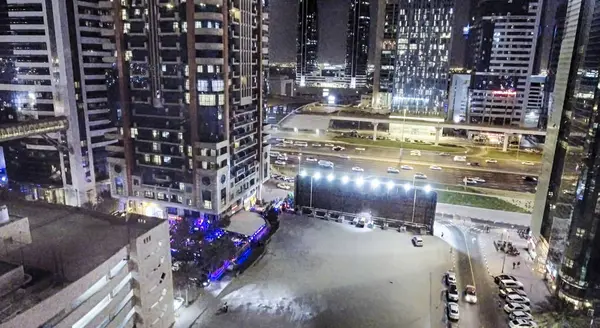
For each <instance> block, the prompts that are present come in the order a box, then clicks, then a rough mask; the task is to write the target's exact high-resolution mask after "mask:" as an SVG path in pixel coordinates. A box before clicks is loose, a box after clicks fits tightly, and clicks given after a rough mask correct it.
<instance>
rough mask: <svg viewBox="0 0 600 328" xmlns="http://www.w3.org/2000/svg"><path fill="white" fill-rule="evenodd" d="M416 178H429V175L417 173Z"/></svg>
mask: <svg viewBox="0 0 600 328" xmlns="http://www.w3.org/2000/svg"><path fill="white" fill-rule="evenodd" d="M415 179H427V176H426V175H425V174H423V173H416V174H415Z"/></svg>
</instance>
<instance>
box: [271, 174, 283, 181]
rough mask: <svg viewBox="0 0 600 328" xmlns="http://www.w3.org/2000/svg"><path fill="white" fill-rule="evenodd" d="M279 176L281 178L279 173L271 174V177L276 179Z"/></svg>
mask: <svg viewBox="0 0 600 328" xmlns="http://www.w3.org/2000/svg"><path fill="white" fill-rule="evenodd" d="M279 178H281V175H280V174H275V173H273V174H271V179H275V180H278V179H279Z"/></svg>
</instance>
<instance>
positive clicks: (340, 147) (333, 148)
mask: <svg viewBox="0 0 600 328" xmlns="http://www.w3.org/2000/svg"><path fill="white" fill-rule="evenodd" d="M344 149H346V148H344V147H342V146H333V147H331V150H333V151H342V150H344Z"/></svg>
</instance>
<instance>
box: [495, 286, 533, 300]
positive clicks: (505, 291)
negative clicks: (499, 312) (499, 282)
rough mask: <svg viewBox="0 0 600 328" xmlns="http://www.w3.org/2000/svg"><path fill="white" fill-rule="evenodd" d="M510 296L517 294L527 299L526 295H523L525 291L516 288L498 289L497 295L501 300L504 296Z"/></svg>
mask: <svg viewBox="0 0 600 328" xmlns="http://www.w3.org/2000/svg"><path fill="white" fill-rule="evenodd" d="M511 294H517V295H521V296H525V297H527V293H525V291H523V290H520V289H516V288H500V291H498V295H499V296H500V297H502V298H505V297H506V295H511Z"/></svg>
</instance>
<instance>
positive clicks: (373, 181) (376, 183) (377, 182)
mask: <svg viewBox="0 0 600 328" xmlns="http://www.w3.org/2000/svg"><path fill="white" fill-rule="evenodd" d="M377 187H379V180H377V179H373V180H371V188H373V189H375V188H377Z"/></svg>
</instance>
